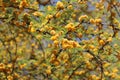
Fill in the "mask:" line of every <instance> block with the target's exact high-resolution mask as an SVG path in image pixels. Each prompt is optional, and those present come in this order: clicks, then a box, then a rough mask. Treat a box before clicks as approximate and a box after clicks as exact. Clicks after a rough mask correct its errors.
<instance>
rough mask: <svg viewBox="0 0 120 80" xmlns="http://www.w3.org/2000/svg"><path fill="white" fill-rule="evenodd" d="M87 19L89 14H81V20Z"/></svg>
mask: <svg viewBox="0 0 120 80" xmlns="http://www.w3.org/2000/svg"><path fill="white" fill-rule="evenodd" d="M85 19H88V16H87V15H82V16H80V17H79V19H78V20H79V21H80V22H81V21H83V20H85Z"/></svg>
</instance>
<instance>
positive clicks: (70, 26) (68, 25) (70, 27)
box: [65, 23, 75, 31]
mask: <svg viewBox="0 0 120 80" xmlns="http://www.w3.org/2000/svg"><path fill="white" fill-rule="evenodd" d="M65 28H66V29H67V30H68V31H74V30H75V26H74V25H73V23H69V24H67V25H66V26H65Z"/></svg>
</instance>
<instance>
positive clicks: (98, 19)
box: [90, 18, 102, 24]
mask: <svg viewBox="0 0 120 80" xmlns="http://www.w3.org/2000/svg"><path fill="white" fill-rule="evenodd" d="M101 22H102V20H101V19H100V18H97V19H93V18H91V19H90V23H92V24H99V23H101Z"/></svg>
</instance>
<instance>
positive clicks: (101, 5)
mask: <svg viewBox="0 0 120 80" xmlns="http://www.w3.org/2000/svg"><path fill="white" fill-rule="evenodd" d="M96 8H98V9H104V5H103V3H102V2H101V3H96Z"/></svg>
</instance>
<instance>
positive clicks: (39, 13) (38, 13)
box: [33, 11, 43, 16]
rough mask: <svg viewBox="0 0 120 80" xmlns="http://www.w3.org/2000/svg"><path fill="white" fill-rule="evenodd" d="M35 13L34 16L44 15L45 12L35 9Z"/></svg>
mask: <svg viewBox="0 0 120 80" xmlns="http://www.w3.org/2000/svg"><path fill="white" fill-rule="evenodd" d="M33 15H34V16H42V15H43V14H42V13H41V12H38V11H35V12H34V13H33Z"/></svg>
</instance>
